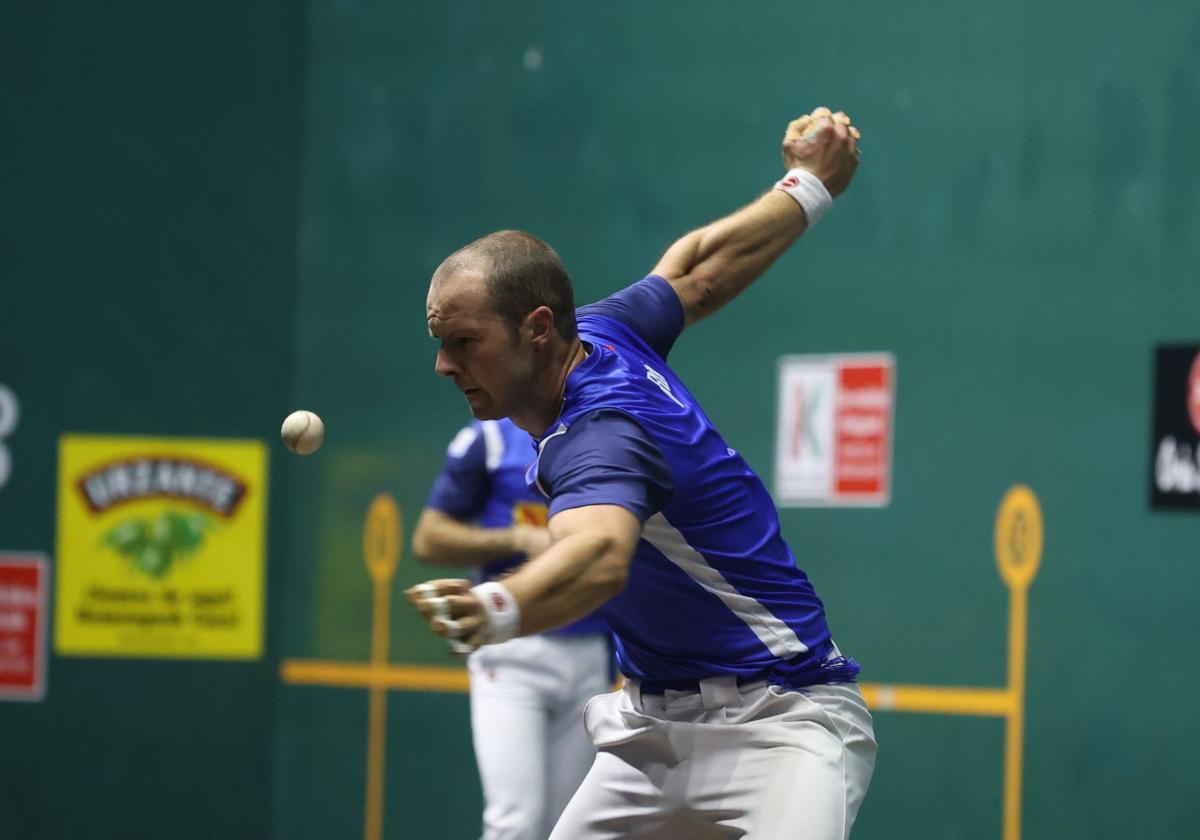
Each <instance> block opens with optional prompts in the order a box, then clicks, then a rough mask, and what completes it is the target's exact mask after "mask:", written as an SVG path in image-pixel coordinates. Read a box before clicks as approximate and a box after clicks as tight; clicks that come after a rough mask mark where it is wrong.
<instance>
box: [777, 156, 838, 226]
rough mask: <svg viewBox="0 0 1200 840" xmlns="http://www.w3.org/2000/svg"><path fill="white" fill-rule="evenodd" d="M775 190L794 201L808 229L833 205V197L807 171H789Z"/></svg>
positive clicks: (815, 177)
mask: <svg viewBox="0 0 1200 840" xmlns="http://www.w3.org/2000/svg"><path fill="white" fill-rule="evenodd" d="M775 189H777V190H782V191H783V192H785V193H787V194H788V195H790V196H791V197H792V198H794V199H796V203H797V204H799V205H800V209H802V210H803V211H804V216H805V218H806V219H807V220H808V226H809V227H812V226H813V225H815V224H816V223H817V222H819V221H821V217H822V216H824V215H825V213H826V212H827V211H828V210H829V208H830V206H831V205H832V204H833V196H831V195H830V194H829V190H827V189H825V185H824V184H822V183H821V179H820V178H818V177H817V176H816V175H814V174H812V173H811V172H809V171H808V170H807V169H800V168H796V169H789V170H788V173H787V174H786V175H784V176H783V177H782V178H780V179H779V181H778V182H777V183H776V184H775Z"/></svg>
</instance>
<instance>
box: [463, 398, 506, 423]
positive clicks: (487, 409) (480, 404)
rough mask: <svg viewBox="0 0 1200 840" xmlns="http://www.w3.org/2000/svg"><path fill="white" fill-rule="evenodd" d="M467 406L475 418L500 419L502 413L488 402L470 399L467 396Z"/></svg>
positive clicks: (502, 417) (502, 416)
mask: <svg viewBox="0 0 1200 840" xmlns="http://www.w3.org/2000/svg"><path fill="white" fill-rule="evenodd" d="M467 406H468V407H469V408H470V409H471V415H472V416H473V417H474V418H475V419H476V420H502V419H504V415H503V414H502V413H500V412H499V411H497V410H496V406H494V405H493V404H492V403H490V402H486V401H483V400H472V399H471V398H470V397H467Z"/></svg>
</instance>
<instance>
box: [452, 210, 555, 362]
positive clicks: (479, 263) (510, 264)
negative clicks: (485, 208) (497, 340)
mask: <svg viewBox="0 0 1200 840" xmlns="http://www.w3.org/2000/svg"><path fill="white" fill-rule="evenodd" d="M466 278H470V279H472V280H480V279H481V280H482V281H483V283H484V285H485V287H486V289H487V294H488V299H489V301H490V302H491V305H492V308H493V309H494V310H495V311H496V314H498V315H499V316H500V317H501V319H502V320H503V321H504V323H505V324H507V325H508V327H509V328H510V329H512V330H514V331H515V330H516V329H517V327H518V326H519V325H520V324H521V322H522V321H523V320H524V318H525V316H527V315H528V314H529V313H530V312H532V311H533V310H535V309H537V308H538V307H539V306H545V307H548V308H549V309H550V311H551V312H553V313H554V327H555V330H556V331H557V332H558V334H559V335H560V336H561V337H562V338H563V340H564V341H568V342H569V341H571V340H573V339H574V338H575V295H574V292H573V291H572V289H571V278H570V277H569V276H568V275H567V270H566V269H565V268H564V267H563V264H562V261H561V260H560V259H559V258H558V254H556V253H554V249H553V248H551V247H550V246H549V245H547V244H546V243H545V242H543V241H542V240H540V239H538V238H537V237H536V236H534V235H533V234H531V233H525V232H524V231H519V230H501V231H497V232H495V233H490V234H488V235H487V236H485V237H483V238H482V239H476V240H475V241H474V242H472V243H471V244H470V245H467V246H465V247H463V248H460V249H458V250H457V251H455V252H454V253H453V254H451V255H450V256H448V257H447V258H446V259H445V260H444V261H443V262H442V264H441V265H439V266H438V268H437V271H435V272H434V273H433V281H432V283H431V285H433V286H439V285H442V284H444V283H447V282H451V281H459V280H462V279H466Z"/></svg>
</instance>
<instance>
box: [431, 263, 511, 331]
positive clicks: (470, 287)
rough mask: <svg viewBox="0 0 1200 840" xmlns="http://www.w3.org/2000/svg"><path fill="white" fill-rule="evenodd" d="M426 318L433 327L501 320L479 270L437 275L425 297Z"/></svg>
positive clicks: (433, 328)
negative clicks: (448, 275)
mask: <svg viewBox="0 0 1200 840" xmlns="http://www.w3.org/2000/svg"><path fill="white" fill-rule="evenodd" d="M425 319H426V320H427V321H428V322H429V329H430V330H431V331H436V329H437V328H438V327H442V328H444V327H447V326H451V325H453V326H467V325H470V324H475V323H481V322H484V321H494V320H498V316H497V315H496V313H495V312H494V311H493V310H492V304H491V298H490V297H489V295H488V290H487V285H486V284H485V282H484V280H483V276H482V275H481V274H478V273H476V272H469V273H465V274H457V275H454V276H451V277H443V278H437V279H435V280H434V281H433V282H432V283H431V284H430V286H429V295H428V296H427V297H426V298H425Z"/></svg>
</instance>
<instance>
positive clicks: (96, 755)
mask: <svg viewBox="0 0 1200 840" xmlns="http://www.w3.org/2000/svg"><path fill="white" fill-rule="evenodd" d="M302 48H303V43H302V29H301V14H300V10H299V9H298V8H296V7H294V6H291V5H289V4H288V3H282V2H281V3H275V2H272V3H267V4H255V5H253V7H249V6H243V5H242V4H237V3H215V4H205V5H203V6H202V7H201V6H196V7H195V8H190V9H189V8H184V7H182V6H177V5H173V4H167V5H166V6H164V5H162V4H155V3H135V4H116V5H112V6H109V5H103V6H94V7H93V6H87V5H85V4H79V3H38V4H33V5H30V6H28V7H19V6H18V5H17V4H8V5H6V6H5V8H4V11H3V12H2V13H0V75H2V76H3V78H4V80H5V81H4V84H3V85H0V114H2V115H3V117H2V120H0V122H2V125H3V128H2V129H0V184H3V188H2V189H0V241H2V242H3V248H2V249H0V253H2V255H3V256H2V261H0V382H3V383H4V384H6V385H8V386H9V387H10V388H11V389H12V390H13V391H14V392H15V393H16V395H17V397H18V398H19V400H20V404H21V409H22V416H21V419H20V422H19V425H18V427H17V429H16V431H15V432H14V434H13V435H12V436H11V438H10V439H9V441H8V442H7V445H8V447H9V449H10V451H11V453H12V461H13V465H12V477H11V480H10V482H9V483H8V485H7V486H6V487H5V488H4V489H3V490H0V548H3V549H23V550H27V551H43V552H47V553H49V554H51V555H53V552H54V542H55V540H54V528H55V525H54V522H55V519H54V515H55V513H54V512H55V482H56V463H57V451H58V437H59V435H60V434H62V433H63V432H68V431H70V432H87V433H98V434H132V435H178V436H202V437H210V436H211V437H238V438H247V437H249V438H262V437H263V436H264V435H268V434H272V433H273V432H274V429H276V428H277V424H278V420H277V419H276V418H279V417H281V415H282V413H283V412H284V409H285V408H286V406H287V404H288V399H289V390H290V387H291V371H292V364H291V355H292V340H293V334H294V311H295V306H294V303H293V291H294V288H295V276H296V267H295V266H296V253H297V252H296V216H297V199H298V184H297V177H298V172H299V164H300V156H299V152H300V139H301V134H300V108H301V92H302V88H301V85H302V81H303V79H302V74H301V67H302V61H301V50H302ZM287 467H288V464H287V463H286V462H284V461H283V460H282V459H279V458H275V459H274V468H273V472H272V475H271V484H272V485H273V487H275V488H278V487H279V486H280V485H282V484H285V483H286V481H287V477H288V474H289V473H288V469H287ZM279 500H280V497H279V495H278V493H276V494H275V495H274V497H273V498H272V499H271V504H272V509H271V516H272V519H274V520H277V519H278V518H279V517H281V516H282V515H283V512H284V509H283V508H281V507H280V506H278V505H277V504H276V503H277V502H278V501H279ZM287 538H288V536H287V534H286V533H285V532H283V531H282V530H280V529H272V531H271V535H270V540H269V547H270V551H271V552H272V559H273V560H274V559H282V558H286V556H287V554H288V545H287ZM276 571H277V569H276V564H275V563H274V562H272V563H271V564H269V569H268V581H269V582H270V583H271V585H272V586H273V589H272V593H271V597H269V599H268V609H269V611H270V614H271V616H272V617H273V615H274V612H275V611H276V609H277V608H278V605H279V599H278V598H277V597H275V592H276V591H277V587H274V580H273V579H274V577H275V575H276ZM275 649H276V640H275V639H274V637H273V634H272V633H268V635H267V657H266V658H264V659H263V660H262V661H259V662H253V663H239V664H233V663H220V662H199V663H197V662H167V661H150V660H122V659H84V658H59V657H51V660H50V668H49V674H48V685H49V691H48V694H47V697H46V700H45V701H44V702H42V703H28V704H27V703H2V704H0V837H4V838H12V839H13V840H33V839H34V838H54V839H55V840H57V838H66V837H88V838H97V840H98V839H99V838H113V840H129V839H130V838H143V837H145V838H150V837H163V838H166V837H170V838H212V837H228V838H255V840H257V839H258V838H263V837H266V836H269V835H270V831H271V826H270V819H271V810H270V800H271V795H272V794H271V791H272V788H273V783H272V778H271V767H272V764H271V761H272V747H273V744H274V740H275V739H274V725H275V719H276V708H275V705H276V694H277V692H278V686H279V683H278V678H277V675H276V668H275V666H274V664H273V661H272V660H273V659H274V658H275Z"/></svg>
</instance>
